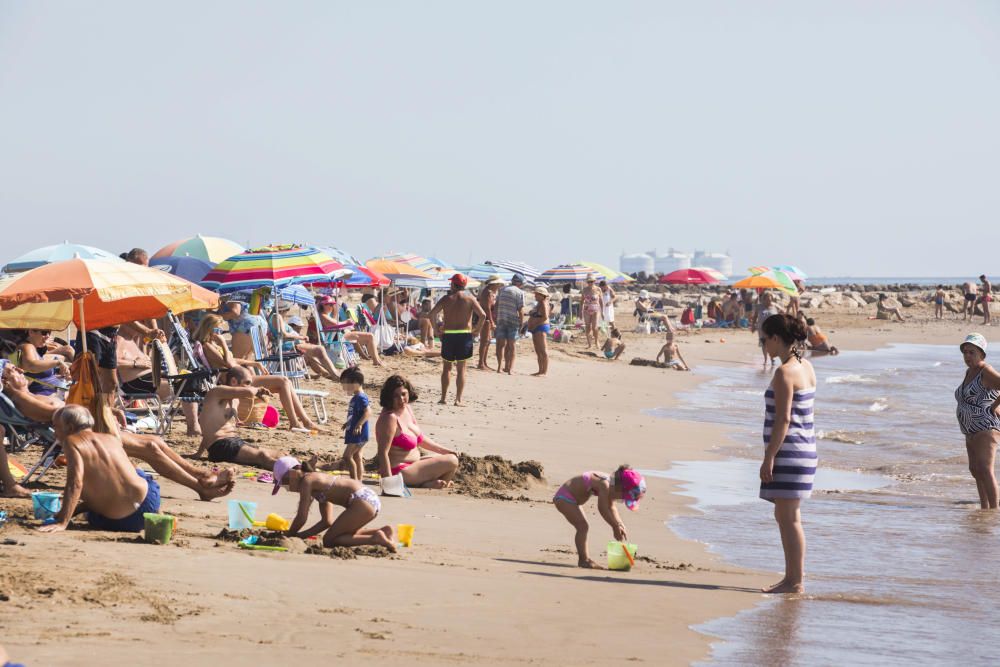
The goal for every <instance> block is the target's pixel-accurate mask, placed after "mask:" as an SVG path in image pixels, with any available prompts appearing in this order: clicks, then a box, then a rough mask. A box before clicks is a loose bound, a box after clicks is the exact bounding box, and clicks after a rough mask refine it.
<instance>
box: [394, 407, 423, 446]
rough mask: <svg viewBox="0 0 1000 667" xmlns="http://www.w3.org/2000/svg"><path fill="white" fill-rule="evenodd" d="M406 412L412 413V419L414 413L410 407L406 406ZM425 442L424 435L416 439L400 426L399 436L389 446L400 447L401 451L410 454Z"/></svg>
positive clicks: (419, 434) (419, 435) (418, 435)
mask: <svg viewBox="0 0 1000 667" xmlns="http://www.w3.org/2000/svg"><path fill="white" fill-rule="evenodd" d="M406 411H407V412H409V413H410V417H411V418H412V417H413V412H412V411H411V410H410V406H406ZM414 421H416V420H414ZM423 441H424V436H423V434H422V433H418V434H417V437H415V438H414V437H413V436H412V435H410V434H409V433H407V432H406V431H404V430H403V426H402V424H400V425H399V435H397V436H396V437H394V438H393V439H392V442H391V443H389V445H390V446H391V447H398V448H399V449H402V450H403V451H405V452H408V451H410V450H411V449H416V448H417V447H418V446H419V445H420V443H422V442H423Z"/></svg>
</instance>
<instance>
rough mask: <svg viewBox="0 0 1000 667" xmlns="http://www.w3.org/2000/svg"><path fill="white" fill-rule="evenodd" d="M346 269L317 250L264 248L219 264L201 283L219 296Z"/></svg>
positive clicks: (315, 278) (309, 279) (343, 273)
mask: <svg viewBox="0 0 1000 667" xmlns="http://www.w3.org/2000/svg"><path fill="white" fill-rule="evenodd" d="M346 275H349V274H348V270H347V269H345V268H344V265H343V264H341V263H340V262H337V261H334V260H333V258H331V257H330V256H329V255H327V254H326V253H324V252H321V251H320V250H319V249H318V248H314V247H311V246H300V245H283V246H266V247H263V248H256V249H254V250H247V251H245V252H241V253H239V254H238V255H233V256H232V257H230V258H229V259H226V260H225V261H222V262H219V264H217V265H216V267H215V268H214V269H212V270H211V271H210V272H209V273H208V275H206V276H205V278H204V279H203V280H202V281H201V284H202V286H204V287H207V288H208V289H211V290H215V291H216V292H220V293H228V292H239V291H241V290H247V289H258V288H261V287H270V288H272V289H276V288H280V287H286V286H288V285H292V284H296V283H298V284H302V283H313V282H324V281H329V280H331V279H338V278H342V277H344V276H346Z"/></svg>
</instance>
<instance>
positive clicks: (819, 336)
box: [806, 317, 840, 354]
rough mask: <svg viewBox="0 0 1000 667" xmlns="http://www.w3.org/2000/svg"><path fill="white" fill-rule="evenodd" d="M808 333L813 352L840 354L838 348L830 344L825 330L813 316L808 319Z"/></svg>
mask: <svg viewBox="0 0 1000 667" xmlns="http://www.w3.org/2000/svg"><path fill="white" fill-rule="evenodd" d="M806 333H807V335H808V336H809V338H808V340H809V349H810V350H812V351H813V352H829V353H830V354H840V350H838V349H837V348H836V347H834V346H833V345H830V339H829V338H827V336H826V334H825V333H823V330H822V329H820V328H819V325H818V324H816V320H814V319H813V318H811V317H810V318H807V319H806Z"/></svg>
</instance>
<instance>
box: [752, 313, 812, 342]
mask: <svg viewBox="0 0 1000 667" xmlns="http://www.w3.org/2000/svg"><path fill="white" fill-rule="evenodd" d="M760 330H761V332H762V333H763V334H764V335H765V336H777V337H778V338H780V339H781V341H782V342H783V343H784V344H785V345H794V344H795V343H796V342H797V341H803V340H805V339H806V337H807V334H806V327H805V325H804V324H802V322H800V321H798V320H797V319H795V318H794V317H792V316H791V315H789V314H787V313H777V314H775V315H771V316H770V317H769V318H767V319H766V320H764V323H763V324H762V325H761V327H760Z"/></svg>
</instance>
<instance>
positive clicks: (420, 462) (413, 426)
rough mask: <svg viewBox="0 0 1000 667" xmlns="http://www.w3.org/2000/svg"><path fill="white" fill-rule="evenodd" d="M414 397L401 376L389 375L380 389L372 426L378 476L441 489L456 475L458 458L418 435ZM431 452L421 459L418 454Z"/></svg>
mask: <svg viewBox="0 0 1000 667" xmlns="http://www.w3.org/2000/svg"><path fill="white" fill-rule="evenodd" d="M415 400H417V393H416V391H414V389H413V385H411V384H410V382H409V381H408V380H406V379H405V378H404V377H403V376H402V375H392V376H390V377H389V378H388V379H387V380H386V381H385V384H383V385H382V392H381V393H380V394H379V403H380V404H381V405H382V414H380V415H379V416H378V421H377V422H375V440H376V441H377V442H378V454H377V455H376V456H377V461H378V472H379V475H380V476H382V477H390V476H392V475H396V474H400V473H402V475H403V481H404V482H405V483H406V485H407V486H413V487H417V486H422V487H424V488H429V489H443V488H446V487H449V486H451V480H452V479H453V478H454V477H455V473H456V472H458V454H456V453H455V452H453V451H451V450H450V449H446V448H444V447H442V446H441V445H439V444H437V443H435V442H433V441H431V439H430V438H428V437H426V436H425V435H424V434H423V433H421V431H420V426H419V425H418V424H417V418H416V417H414V416H413V410H411V409H410V402H411V401H415ZM421 449H425V450H427V451H429V452H434V454H432V455H430V456H424V457H422V458H421V456H420V450H421Z"/></svg>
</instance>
